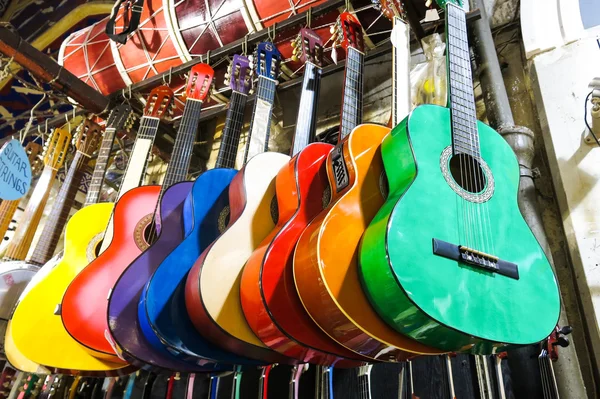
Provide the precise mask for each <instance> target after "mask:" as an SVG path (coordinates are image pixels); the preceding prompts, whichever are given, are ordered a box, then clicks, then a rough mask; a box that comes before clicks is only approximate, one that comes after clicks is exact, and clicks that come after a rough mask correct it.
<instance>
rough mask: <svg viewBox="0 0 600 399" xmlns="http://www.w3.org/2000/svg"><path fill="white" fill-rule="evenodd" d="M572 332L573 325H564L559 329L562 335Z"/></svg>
mask: <svg viewBox="0 0 600 399" xmlns="http://www.w3.org/2000/svg"><path fill="white" fill-rule="evenodd" d="M572 332H573V327H571V326H563V327H561V328H560V329H559V330H558V333H559V334H562V335H569V334H571V333H572Z"/></svg>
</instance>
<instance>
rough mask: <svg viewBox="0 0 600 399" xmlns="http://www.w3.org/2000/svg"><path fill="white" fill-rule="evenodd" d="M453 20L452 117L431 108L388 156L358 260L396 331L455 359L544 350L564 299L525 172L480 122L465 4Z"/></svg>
mask: <svg viewBox="0 0 600 399" xmlns="http://www.w3.org/2000/svg"><path fill="white" fill-rule="evenodd" d="M437 2H438V4H439V5H440V6H441V7H444V8H445V10H446V13H445V15H446V32H447V40H446V43H447V67H448V68H447V69H448V87H449V89H448V90H449V96H448V100H449V101H448V103H449V105H450V107H449V108H443V107H439V106H435V105H423V106H420V107H418V108H416V109H415V110H414V111H413V112H412V113H411V114H410V115H409V116H408V117H407V118H406V119H405V120H404V121H402V122H401V123H400V124H399V125H398V126H396V127H395V128H394V129H393V130H392V132H391V134H390V135H389V136H388V137H387V138H386V139H385V140H384V141H383V143H382V145H381V153H382V157H383V162H384V166H385V170H386V173H387V178H388V183H389V196H388V198H387V201H386V202H385V204H384V206H383V207H382V208H381V209H380V210H379V212H378V213H377V216H376V217H375V218H374V219H373V221H372V222H371V224H370V226H369V227H368V229H367V230H366V232H365V234H364V236H363V241H362V244H361V250H360V267H359V268H360V275H361V279H362V283H363V287H364V289H365V291H366V293H367V296H368V297H369V300H370V301H371V303H372V304H373V307H374V308H375V310H376V311H377V312H378V313H379V315H380V316H381V317H382V318H383V319H384V320H385V321H386V322H387V323H388V324H389V325H390V326H392V327H393V328H395V329H396V330H397V331H399V332H401V333H402V334H405V335H407V336H409V337H411V338H413V339H415V340H417V341H419V342H421V343H423V344H425V345H429V346H432V347H435V348H438V349H441V350H447V351H470V352H473V353H479V354H489V353H492V352H493V351H495V350H497V349H500V348H503V347H510V346H517V345H527V344H532V343H535V342H538V341H541V340H543V339H544V338H545V337H546V336H547V335H548V334H550V333H551V332H552V330H553V328H554V327H555V326H556V323H557V321H558V316H559V312H560V295H559V290H558V285H557V282H556V278H555V276H554V273H553V271H552V268H551V266H550V264H549V262H548V260H547V258H546V256H545V255H544V252H543V251H542V248H541V247H540V245H539V244H538V242H537V241H536V239H535V237H534V235H533V233H532V232H531V230H530V229H529V227H528V226H527V224H526V223H525V221H524V220H523V217H522V216H521V213H520V212H519V208H518V205H517V192H518V186H519V165H518V163H517V159H516V157H515V154H514V153H513V151H512V150H511V148H510V147H509V145H508V144H507V143H506V141H504V139H503V138H502V137H501V136H500V135H499V134H498V133H496V132H495V131H494V129H492V128H491V127H489V126H487V125H485V124H483V123H481V122H479V121H477V118H476V112H475V101H474V98H473V84H472V79H471V67H470V59H469V47H468V41H467V30H466V18H465V12H464V10H463V9H462V8H461V4H460V2H459V3H458V5H457V3H456V1H455V0H452V1H447V0H437Z"/></svg>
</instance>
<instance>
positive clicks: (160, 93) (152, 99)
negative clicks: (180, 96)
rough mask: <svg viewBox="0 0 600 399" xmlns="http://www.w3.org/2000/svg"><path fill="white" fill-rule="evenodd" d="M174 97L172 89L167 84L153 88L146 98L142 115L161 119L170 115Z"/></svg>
mask: <svg viewBox="0 0 600 399" xmlns="http://www.w3.org/2000/svg"><path fill="white" fill-rule="evenodd" d="M174 97H175V95H174V94H173V90H171V88H170V87H169V86H167V85H162V86H158V87H156V88H154V89H153V90H152V91H151V92H150V95H149V96H148V99H147V100H146V107H145V108H144V116H151V117H154V118H159V119H163V118H165V117H166V116H170V115H172V114H173V98H174Z"/></svg>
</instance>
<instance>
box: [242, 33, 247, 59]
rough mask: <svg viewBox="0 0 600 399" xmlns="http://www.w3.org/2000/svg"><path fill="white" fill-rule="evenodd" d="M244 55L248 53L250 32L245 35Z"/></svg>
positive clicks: (243, 43)
mask: <svg viewBox="0 0 600 399" xmlns="http://www.w3.org/2000/svg"><path fill="white" fill-rule="evenodd" d="M242 55H244V56H245V55H248V34H246V36H244V41H243V42H242Z"/></svg>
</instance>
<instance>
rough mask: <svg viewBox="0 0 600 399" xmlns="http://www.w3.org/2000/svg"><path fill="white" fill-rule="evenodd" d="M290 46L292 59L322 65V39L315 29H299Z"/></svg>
mask: <svg viewBox="0 0 600 399" xmlns="http://www.w3.org/2000/svg"><path fill="white" fill-rule="evenodd" d="M292 48H293V50H292V60H294V61H297V60H300V61H302V62H312V63H313V64H315V65H317V66H319V67H321V66H323V41H322V40H321V37H320V36H319V35H317V34H316V33H315V31H313V30H311V29H307V28H302V29H300V32H299V33H298V36H296V38H295V39H294V40H293V41H292Z"/></svg>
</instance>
